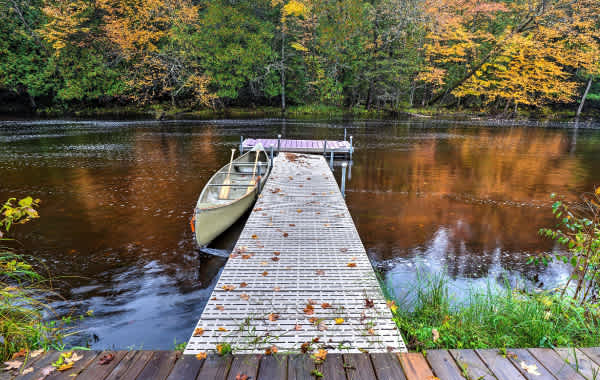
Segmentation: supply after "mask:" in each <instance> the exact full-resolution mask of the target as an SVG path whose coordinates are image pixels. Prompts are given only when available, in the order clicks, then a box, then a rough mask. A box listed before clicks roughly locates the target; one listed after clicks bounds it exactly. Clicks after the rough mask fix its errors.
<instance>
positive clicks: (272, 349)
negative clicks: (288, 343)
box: [265, 346, 279, 355]
mask: <svg viewBox="0 0 600 380" xmlns="http://www.w3.org/2000/svg"><path fill="white" fill-rule="evenodd" d="M277 351H279V349H278V348H277V346H271V347H267V348H266V349H265V355H273V354H276V353H277Z"/></svg>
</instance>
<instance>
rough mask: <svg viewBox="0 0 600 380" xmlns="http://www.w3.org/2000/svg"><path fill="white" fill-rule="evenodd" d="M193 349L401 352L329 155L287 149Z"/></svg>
mask: <svg viewBox="0 0 600 380" xmlns="http://www.w3.org/2000/svg"><path fill="white" fill-rule="evenodd" d="M188 328H189V329H190V330H189V331H190V334H191V335H192V336H191V338H190V340H189V341H188V345H187V347H186V350H185V353H186V354H197V353H200V352H209V353H210V352H215V350H216V348H217V346H218V345H222V344H229V345H231V348H232V349H233V352H234V353H236V354H251V353H253V354H261V353H263V352H265V349H267V348H270V347H272V346H274V347H276V348H277V349H278V350H279V351H287V352H292V351H295V352H298V353H299V352H300V351H301V349H302V347H304V346H305V345H311V346H312V347H313V348H319V347H321V346H328V347H330V348H328V350H329V351H330V352H332V353H333V352H336V353H359V352H361V351H363V352H364V351H367V352H370V353H373V352H390V351H394V352H399V351H400V352H402V351H405V346H404V342H403V340H402V337H401V336H400V333H399V332H398V330H397V328H396V325H395V324H394V322H393V321H392V314H391V312H390V310H389V308H388V305H386V300H385V299H384V297H383V294H382V292H381V289H380V287H379V282H378V281H377V278H376V276H375V272H374V271H373V267H372V266H371V262H370V261H369V258H368V257H367V253H366V251H365V248H364V246H363V244H362V242H361V240H360V237H359V235H358V232H357V230H356V227H355V225H354V222H353V221H352V217H351V216H350V212H349V211H348V208H347V207H346V202H345V201H344V198H343V196H342V194H341V193H340V189H339V187H338V184H337V182H336V180H335V178H334V176H333V173H332V172H331V170H330V168H329V166H328V164H327V161H326V160H325V159H324V158H323V156H317V155H304V154H294V153H287V152H286V153H283V152H282V153H281V154H279V155H278V156H277V157H275V159H274V163H273V169H272V171H271V175H270V176H269V178H268V180H267V182H266V183H265V186H264V189H263V191H262V193H261V195H260V196H259V199H258V201H257V202H256V204H255V206H254V209H253V210H252V213H251V214H250V216H249V218H248V221H247V222H246V225H245V226H244V229H243V231H242V233H241V234H240V237H239V239H238V241H237V243H236V246H235V248H234V251H233V253H232V254H231V255H230V257H229V259H228V260H227V263H226V264H225V267H224V268H223V271H222V273H221V276H220V278H219V280H218V282H217V284H216V286H215V288H214V290H213V292H212V294H211V296H210V299H209V300H208V303H207V304H206V306H205V308H204V310H203V312H202V316H201V317H200V320H199V321H198V324H197V325H196V327H195V328H193V327H192V326H189V327H188Z"/></svg>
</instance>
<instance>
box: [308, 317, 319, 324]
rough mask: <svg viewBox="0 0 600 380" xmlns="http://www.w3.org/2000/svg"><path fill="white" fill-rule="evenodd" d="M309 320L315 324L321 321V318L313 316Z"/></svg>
mask: <svg viewBox="0 0 600 380" xmlns="http://www.w3.org/2000/svg"><path fill="white" fill-rule="evenodd" d="M308 321H309V322H310V323H312V324H315V323H317V322H319V318H317V317H311V318H308Z"/></svg>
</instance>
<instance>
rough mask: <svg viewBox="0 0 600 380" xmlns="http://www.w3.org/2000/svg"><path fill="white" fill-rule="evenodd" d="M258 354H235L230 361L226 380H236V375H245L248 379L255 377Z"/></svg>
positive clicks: (258, 360)
mask: <svg viewBox="0 0 600 380" xmlns="http://www.w3.org/2000/svg"><path fill="white" fill-rule="evenodd" d="M259 363H260V355H256V354H254V355H236V356H235V357H234V359H233V363H231V369H230V370H229V376H228V377H227V380H237V379H236V377H237V376H238V375H246V376H248V378H250V379H256V374H257V373H258V365H259Z"/></svg>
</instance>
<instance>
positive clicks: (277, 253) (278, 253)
mask: <svg viewBox="0 0 600 380" xmlns="http://www.w3.org/2000/svg"><path fill="white" fill-rule="evenodd" d="M273 254H274V255H275V256H279V255H280V254H281V253H280V252H277V251H275V252H273Z"/></svg>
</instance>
